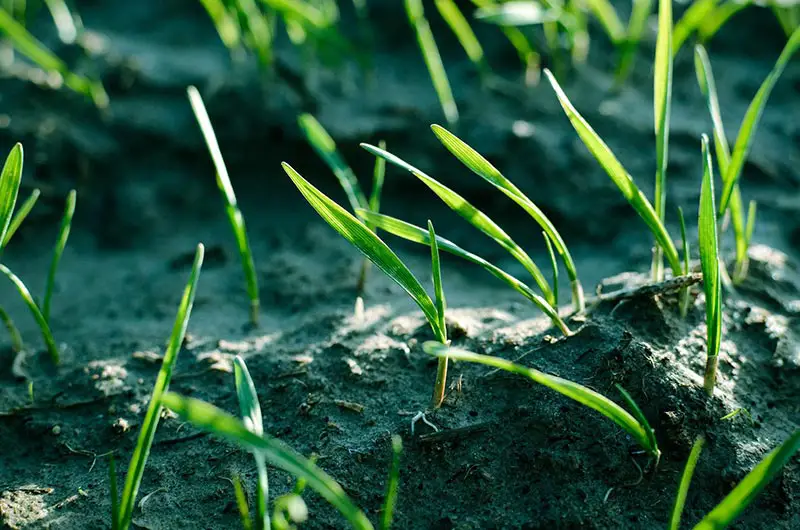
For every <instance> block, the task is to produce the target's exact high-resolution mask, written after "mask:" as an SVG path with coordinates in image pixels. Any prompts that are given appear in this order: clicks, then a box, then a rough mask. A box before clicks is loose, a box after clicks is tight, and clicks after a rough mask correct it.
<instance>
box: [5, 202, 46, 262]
mask: <svg viewBox="0 0 800 530" xmlns="http://www.w3.org/2000/svg"><path fill="white" fill-rule="evenodd" d="M41 194H42V192H41V190H39V188H36V189H34V190H33V191H32V192H31V194H30V195H29V196H28V198H27V199H25V202H23V203H22V205H21V206H20V207H19V208H17V209H16V210H17V213H15V214H14V218H13V219H11V223H10V224H9V225H8V231H7V232H6V237H5V239H3V241H2V242H0V250H2V249H3V248H5V246H6V245H8V242H9V241H11V238H12V237H14V234H16V233H17V230H19V227H20V225H22V222H23V221H24V220H25V218H26V217H28V214H30V213H31V210H33V207H34V206H35V205H36V201H38V200H39V196H40V195H41Z"/></svg>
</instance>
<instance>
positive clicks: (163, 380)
mask: <svg viewBox="0 0 800 530" xmlns="http://www.w3.org/2000/svg"><path fill="white" fill-rule="evenodd" d="M204 254H205V248H204V247H203V245H202V244H198V245H197V251H196V253H195V256H194V263H193V264H192V271H191V273H190V274H189V281H188V283H187V284H186V287H185V289H184V291H183V297H182V298H181V303H180V306H178V313H177V315H176V316H175V323H174V325H173V327H172V333H171V334H170V338H169V344H168V345H167V349H166V351H165V352H164V359H163V361H162V363H161V369H160V370H159V371H158V377H157V378H156V384H155V386H154V387H153V393H152V395H151V396H150V403H149V405H148V406H147V412H146V413H145V416H144V420H143V421H142V428H141V430H140V431H139V437H138V439H137V441H136V448H135V449H134V451H133V455H132V456H131V463H130V465H129V466H128V474H127V476H126V477H125V486H124V488H123V490H122V499H121V506H120V514H119V528H120V530H128V529H129V528H130V526H131V521H132V519H133V509H134V506H135V505H136V495H137V494H138V493H139V486H140V485H141V483H142V477H143V476H144V468H145V465H146V464H147V458H148V457H149V456H150V448H151V447H152V445H153V439H154V438H155V435H156V429H157V428H158V422H159V419H160V418H161V410H162V407H161V397H162V396H163V395H164V394H165V393H166V392H167V390H168V389H169V382H170V380H171V379H172V370H173V369H174V367H175V363H176V361H177V360H178V353H179V352H180V349H181V346H182V345H183V339H184V337H185V336H186V328H187V327H188V325H189V317H190V316H191V314H192V306H193V305H194V295H195V292H196V291H197V281H198V280H199V278H200V269H201V268H202V266H203V256H204Z"/></svg>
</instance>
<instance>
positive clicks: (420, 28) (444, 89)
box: [404, 0, 458, 125]
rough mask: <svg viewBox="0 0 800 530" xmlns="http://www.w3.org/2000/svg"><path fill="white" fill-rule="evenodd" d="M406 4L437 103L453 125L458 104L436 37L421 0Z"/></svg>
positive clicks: (456, 115) (410, 0) (407, 1)
mask: <svg viewBox="0 0 800 530" xmlns="http://www.w3.org/2000/svg"><path fill="white" fill-rule="evenodd" d="M404 1H405V6H406V13H407V14H408V20H409V22H411V26H412V27H413V28H414V32H415V33H416V34H417V43H418V44H419V48H420V51H422V57H423V59H425V65H426V66H427V67H428V73H429V74H430V76H431V81H432V82H433V88H434V89H435V90H436V95H437V96H438V97H439V103H440V105H441V106H442V111H443V112H444V117H445V119H446V120H447V123H449V124H451V125H454V124H455V123H457V122H458V106H457V105H456V100H455V98H454V97H453V90H452V88H450V81H449V80H448V79H447V72H446V71H445V69H444V64H442V56H441V55H440V54H439V48H438V47H437V46H436V39H434V37H433V32H432V31H431V27H430V25H429V24H428V20H427V19H426V18H425V11H424V8H423V6H422V0H404Z"/></svg>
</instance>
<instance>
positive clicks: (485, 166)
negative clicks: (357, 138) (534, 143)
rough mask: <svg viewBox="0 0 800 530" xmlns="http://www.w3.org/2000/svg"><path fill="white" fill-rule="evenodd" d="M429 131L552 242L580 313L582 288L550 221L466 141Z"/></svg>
mask: <svg viewBox="0 0 800 530" xmlns="http://www.w3.org/2000/svg"><path fill="white" fill-rule="evenodd" d="M431 129H432V130H433V133H434V134H435V135H436V137H437V138H438V139H439V141H440V142H441V143H442V145H444V146H445V148H446V149H447V150H448V151H450V153H452V154H453V156H455V157H456V158H458V160H459V161H460V162H461V163H462V164H464V165H465V166H466V167H467V168H468V169H469V170H471V171H472V172H473V173H475V174H476V175H478V176H479V177H481V178H483V179H484V180H486V181H487V182H489V183H490V184H492V185H493V186H494V187H496V188H497V189H499V190H500V191H501V192H503V193H504V194H505V195H506V196H508V197H509V198H510V199H512V200H513V201H514V202H516V203H517V204H518V205H519V206H520V207H521V208H522V209H523V210H525V212H527V214H528V215H530V216H531V217H532V218H533V220H534V221H536V223H537V224H538V225H539V226H540V227H541V228H542V230H544V231H545V232H546V233H547V236H548V237H549V238H550V241H552V242H553V245H555V248H556V251H557V252H558V254H559V255H560V256H561V259H562V260H563V261H564V266H565V267H566V269H567V276H569V279H570V283H571V287H572V303H573V305H574V306H575V310H576V311H583V308H584V299H583V287H582V286H581V283H580V280H579V279H578V272H577V270H576V268H575V262H574V261H573V260H572V256H571V255H570V253H569V250H568V249H567V245H566V243H564V240H563V239H562V237H561V234H559V233H558V230H556V227H555V225H553V223H552V222H551V221H550V219H548V218H547V216H546V215H545V214H544V212H542V211H541V210H540V209H539V207H538V206H536V204H534V202H533V201H531V200H530V199H529V198H528V197H527V196H526V195H525V194H524V193H522V191H521V190H520V189H519V188H517V187H516V186H515V185H514V184H513V183H512V182H511V181H510V180H508V179H507V178H506V177H505V176H503V174H502V173H500V171H498V170H497V168H496V167H494V166H493V165H492V164H491V163H489V161H488V160H486V159H485V158H484V157H483V156H482V155H481V154H480V153H478V152H477V151H476V150H474V149H473V148H472V147H470V146H469V145H467V143H466V142H464V141H463V140H461V139H460V138H458V137H457V136H456V135H454V134H453V133H451V132H450V131H448V130H447V129H445V128H444V127H441V126H439V125H431ZM537 283H538V282H537ZM545 283H546V282H545Z"/></svg>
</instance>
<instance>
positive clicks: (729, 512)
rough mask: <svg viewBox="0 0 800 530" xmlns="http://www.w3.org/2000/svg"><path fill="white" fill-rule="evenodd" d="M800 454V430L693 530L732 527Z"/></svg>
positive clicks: (760, 463)
mask: <svg viewBox="0 0 800 530" xmlns="http://www.w3.org/2000/svg"><path fill="white" fill-rule="evenodd" d="M798 450H800V430H796V431H794V433H792V435H791V436H789V438H788V439H787V440H786V441H785V442H783V443H782V444H781V445H780V446H778V447H777V448H776V449H775V450H773V451H772V452H771V453H769V454H768V455H767V456H766V457H764V459H763V460H762V461H761V462H759V464H758V465H757V466H756V467H755V468H753V470H752V471H751V472H750V473H748V474H747V476H745V477H744V479H742V481H741V482H740V483H739V484H738V485H737V486H736V487H735V488H734V489H733V491H732V492H730V493H729V494H728V496H727V497H725V499H723V501H722V502H721V503H719V504H718V505H717V507H716V508H714V509H713V510H711V512H710V513H709V514H708V515H706V516H705V517H704V518H703V520H702V521H700V522H699V523H698V524H697V526H695V527H694V530H721V529H723V528H726V527H727V526H728V525H730V524H731V523H732V522H733V521H734V520H735V519H736V518H737V517H738V516H739V515H740V514H741V513H742V512H743V511H744V510H745V508H747V507H748V506H749V505H750V503H751V502H753V500H754V499H755V498H756V497H757V496H758V494H759V493H761V491H762V490H763V489H764V488H765V487H766V486H767V484H769V483H770V482H771V481H772V479H774V478H775V476H776V475H777V474H778V472H780V470H781V468H783V466H784V465H786V464H787V463H788V462H789V459H791V458H792V456H793V455H794V454H795V453H796V452H797V451H798Z"/></svg>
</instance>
